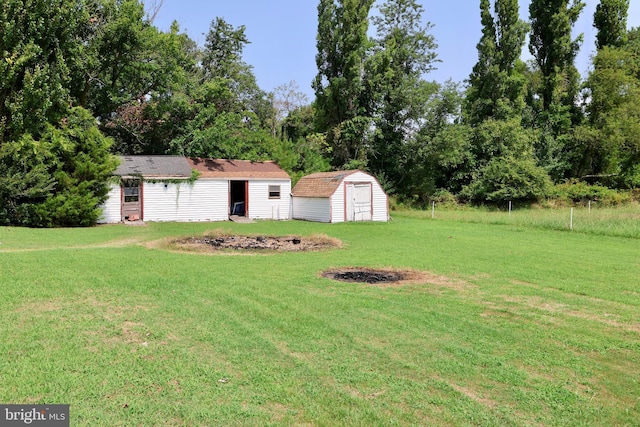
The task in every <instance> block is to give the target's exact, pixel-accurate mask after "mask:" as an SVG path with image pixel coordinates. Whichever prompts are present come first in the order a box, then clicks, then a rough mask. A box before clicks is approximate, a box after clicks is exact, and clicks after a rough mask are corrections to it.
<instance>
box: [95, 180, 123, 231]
mask: <svg viewBox="0 0 640 427" xmlns="http://www.w3.org/2000/svg"><path fill="white" fill-rule="evenodd" d="M108 197H109V198H108V199H107V201H106V202H104V204H103V205H102V216H101V217H100V219H99V220H98V223H99V224H113V223H116V222H120V221H121V220H122V218H121V216H120V215H121V214H120V207H121V206H120V185H118V184H111V189H110V190H109V194H108Z"/></svg>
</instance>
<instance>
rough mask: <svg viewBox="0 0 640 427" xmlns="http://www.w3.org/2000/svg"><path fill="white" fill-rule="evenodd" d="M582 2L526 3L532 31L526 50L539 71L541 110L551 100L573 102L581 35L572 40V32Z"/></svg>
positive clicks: (538, 0)
mask: <svg viewBox="0 0 640 427" xmlns="http://www.w3.org/2000/svg"><path fill="white" fill-rule="evenodd" d="M584 6H585V4H584V3H583V2H582V1H581V0H572V3H571V5H569V0H551V1H550V0H532V1H531V4H530V5H529V14H530V19H531V33H530V38H529V51H530V52H531V55H533V57H534V59H535V61H536V64H537V65H538V67H539V69H540V72H541V73H542V80H543V81H542V88H541V93H540V96H541V97H542V102H543V109H544V111H549V110H550V109H551V105H552V104H553V103H560V104H562V105H574V101H575V97H576V95H577V91H578V83H577V81H578V75H577V72H576V71H575V65H574V62H575V58H576V55H577V54H578V50H579V49H580V45H581V43H582V35H580V36H578V37H577V38H576V39H572V35H571V31H572V29H573V26H574V25H575V23H576V21H577V20H578V17H579V16H580V12H582V9H583V8H584Z"/></svg>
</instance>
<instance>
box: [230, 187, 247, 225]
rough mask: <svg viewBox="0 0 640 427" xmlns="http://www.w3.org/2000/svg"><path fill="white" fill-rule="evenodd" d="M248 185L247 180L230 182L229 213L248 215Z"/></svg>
mask: <svg viewBox="0 0 640 427" xmlns="http://www.w3.org/2000/svg"><path fill="white" fill-rule="evenodd" d="M248 187H249V183H248V182H247V181H230V182H229V211H230V212H229V214H230V215H239V216H246V215H247V211H248V208H249V206H248V200H247V199H248Z"/></svg>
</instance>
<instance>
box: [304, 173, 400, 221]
mask: <svg viewBox="0 0 640 427" xmlns="http://www.w3.org/2000/svg"><path fill="white" fill-rule="evenodd" d="M363 182H370V183H371V193H372V194H371V205H372V206H371V207H372V210H373V212H372V215H371V220H372V221H388V220H389V201H388V198H387V195H386V193H385V192H384V190H383V189H382V187H381V186H380V184H379V183H378V180H376V179H375V178H374V177H373V176H371V175H369V174H366V173H364V172H355V173H353V174H351V175H349V176H347V177H345V178H344V181H343V182H341V183H340V185H339V186H338V188H337V189H336V191H335V192H334V193H333V194H332V195H331V197H329V198H308V197H294V198H293V218H294V219H306V220H308V221H319V222H333V223H335V222H344V221H345V215H346V206H345V187H346V185H347V184H348V183H363Z"/></svg>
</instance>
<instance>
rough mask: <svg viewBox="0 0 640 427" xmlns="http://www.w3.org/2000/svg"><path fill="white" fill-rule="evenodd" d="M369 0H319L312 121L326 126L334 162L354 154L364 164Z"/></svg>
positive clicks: (348, 159)
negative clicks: (365, 69) (314, 112)
mask: <svg viewBox="0 0 640 427" xmlns="http://www.w3.org/2000/svg"><path fill="white" fill-rule="evenodd" d="M373 1H374V0H320V3H319V5H318V34H317V43H316V46H317V49H318V53H317V54H316V64H317V66H318V74H317V76H316V78H315V79H314V81H313V89H314V91H315V95H316V102H315V107H316V110H315V111H316V126H317V129H318V131H320V132H326V135H327V143H328V144H329V146H330V148H331V150H332V157H333V164H334V166H337V167H342V166H345V165H349V163H350V162H352V161H354V160H355V161H359V162H360V163H359V165H360V166H362V165H364V164H366V160H367V149H368V148H367V144H366V141H365V139H366V133H367V131H368V130H369V128H370V119H369V118H368V117H367V116H366V103H365V102H364V101H363V88H364V85H363V73H364V60H365V55H366V52H367V50H368V48H369V38H368V36H367V30H368V27H369V11H370V9H371V5H372V4H373ZM353 165H354V164H353V163H351V166H353Z"/></svg>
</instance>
